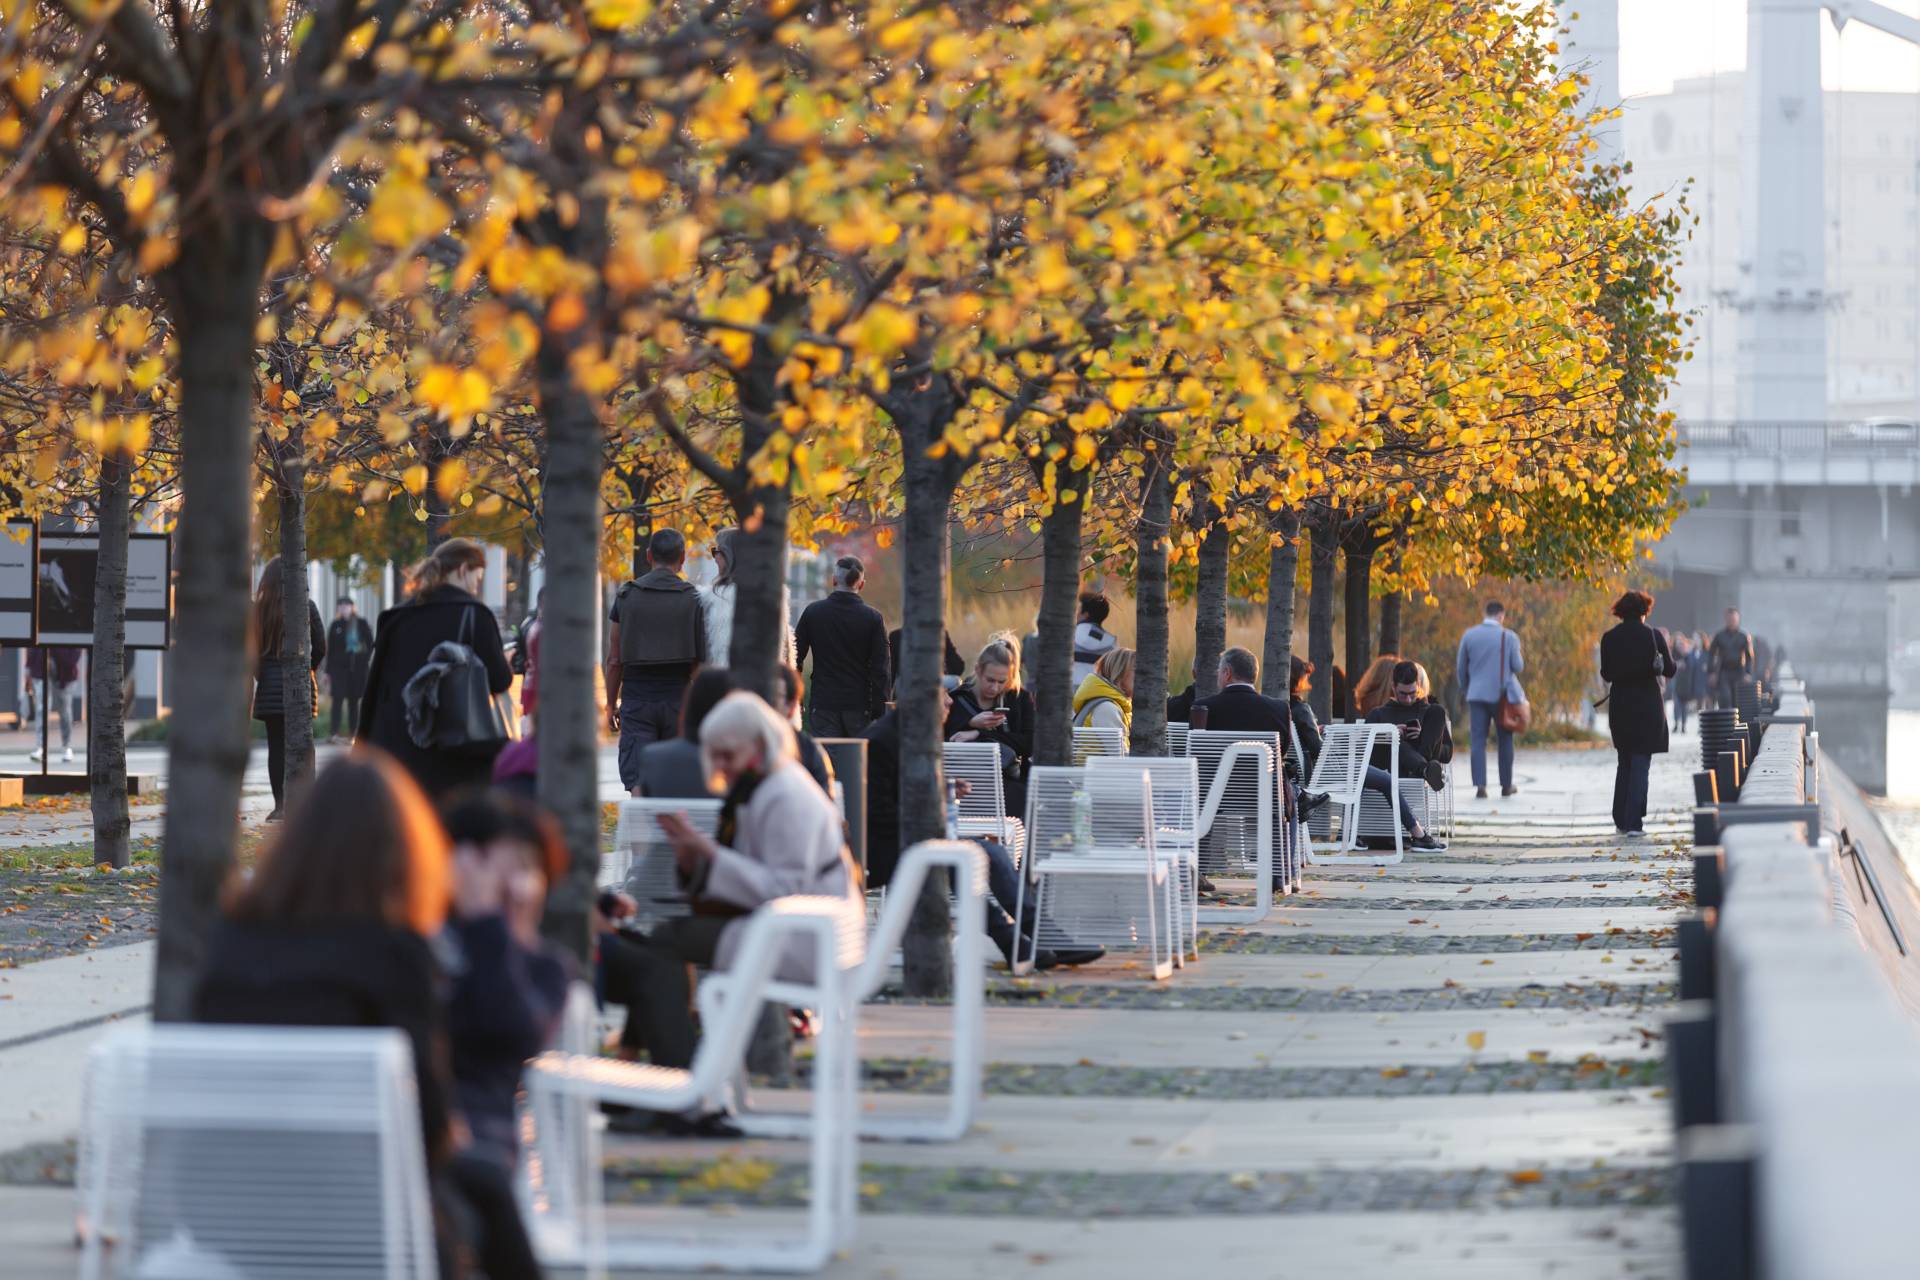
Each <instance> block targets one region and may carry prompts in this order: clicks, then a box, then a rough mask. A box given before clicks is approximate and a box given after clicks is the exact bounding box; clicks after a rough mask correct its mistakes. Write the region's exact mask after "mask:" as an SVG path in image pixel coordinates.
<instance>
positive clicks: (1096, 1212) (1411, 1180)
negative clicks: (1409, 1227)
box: [607, 1156, 1673, 1218]
mask: <svg viewBox="0 0 1920 1280" xmlns="http://www.w3.org/2000/svg"><path fill="white" fill-rule="evenodd" d="M806 1189H807V1172H806V1169H805V1168H804V1167H802V1166H798V1165H774V1164H772V1163H769V1162H767V1161H763V1160H755V1159H745V1158H740V1157H734V1156H722V1157H720V1158H718V1159H715V1160H712V1161H707V1162H702V1163H698V1164H694V1163H685V1164H681V1163H657V1162H645V1161H621V1162H617V1163H615V1164H611V1165H609V1166H608V1169H607V1198H608V1199H609V1200H610V1201H614V1202H616V1203H625V1204H678V1205H694V1206H698V1205H722V1204H724V1205H728V1206H745V1207H750V1208H762V1209H775V1208H799V1207H801V1206H803V1205H804V1204H805V1197H806ZM860 1195H861V1207H862V1208H863V1209H865V1210H868V1211H871V1212H876V1213H945V1214H970V1215H982V1216H992V1217H1006V1216H1034V1217H1049V1218H1104V1217H1128V1218H1142V1217H1149V1218H1162V1217H1164V1218H1178V1217H1187V1216H1190V1215H1195V1214H1289V1213H1330V1212H1344V1213H1356V1212H1357V1213H1400V1212H1409V1211H1416V1210H1430V1211H1431V1210H1473V1209H1544V1208H1602V1207H1607V1206H1620V1207H1623V1208H1624V1207H1645V1206H1651V1205H1663V1204H1667V1203H1670V1202H1671V1201H1672V1199H1673V1175H1672V1171H1671V1170H1670V1169H1668V1168H1666V1167H1664V1166H1632V1165H1629V1166H1622V1167H1617V1168H1598V1169H1535V1168H1508V1169H1442V1170H1425V1169H1393V1168H1380V1169H1352V1170H1324V1171H1314V1172H1284V1173H1283V1172H1264V1173H1187V1172H1166V1173H1099V1172H1092V1171H1075V1172H1051V1171H1049V1172H1040V1173H1015V1172H1012V1171H1010V1170H1005V1169H990V1168H981V1167H962V1168H954V1169H930V1168H926V1167H924V1166H910V1165H890V1164H866V1165H862V1166H861V1167H860Z"/></svg>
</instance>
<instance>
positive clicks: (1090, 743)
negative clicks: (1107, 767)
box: [1073, 724, 1127, 765]
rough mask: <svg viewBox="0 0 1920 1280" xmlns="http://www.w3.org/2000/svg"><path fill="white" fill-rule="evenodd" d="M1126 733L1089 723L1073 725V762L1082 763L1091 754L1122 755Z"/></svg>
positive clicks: (1125, 752) (1125, 743) (1124, 748)
mask: <svg viewBox="0 0 1920 1280" xmlns="http://www.w3.org/2000/svg"><path fill="white" fill-rule="evenodd" d="M1125 754H1127V735H1126V731H1125V730H1122V729H1111V728H1108V729H1102V728H1099V727H1097V726H1095V725H1090V724H1077V725H1075V726H1074V727H1073V762H1074V763H1075V764H1076V765H1083V764H1085V763H1086V762H1087V760H1088V758H1089V757H1092V756H1124V755H1125Z"/></svg>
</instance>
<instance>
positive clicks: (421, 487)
mask: <svg viewBox="0 0 1920 1280" xmlns="http://www.w3.org/2000/svg"><path fill="white" fill-rule="evenodd" d="M400 484H401V486H402V487H404V488H405V489H406V491H407V492H408V493H411V494H416V495H417V494H420V493H424V492H425V491H426V488H427V468H426V466H425V464H423V463H419V462H416V463H414V464H413V465H412V466H410V467H408V468H407V469H406V470H405V471H403V472H401V473H400Z"/></svg>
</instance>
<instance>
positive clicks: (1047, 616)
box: [1033, 471, 1093, 765]
mask: <svg viewBox="0 0 1920 1280" xmlns="http://www.w3.org/2000/svg"><path fill="white" fill-rule="evenodd" d="M1092 483H1093V473H1092V472H1091V471H1084V472H1078V473H1075V474H1072V475H1069V476H1067V477H1064V478H1063V479H1062V480H1061V482H1060V485H1061V488H1060V492H1061V493H1062V494H1065V493H1068V492H1071V493H1072V494H1073V497H1072V498H1071V499H1070V500H1069V499H1067V498H1065V497H1059V498H1056V499H1055V500H1054V504H1053V510H1052V511H1051V512H1050V513H1049V514H1048V515H1046V516H1045V517H1044V518H1043V519H1042V521H1041V532H1040V543H1041V560H1040V563H1041V579H1040V624H1039V635H1038V637H1037V638H1036V640H1035V642H1034V643H1035V644H1037V645H1038V646H1039V649H1040V651H1039V653H1037V654H1035V655H1034V659H1033V677H1034V680H1035V682H1036V684H1037V686H1038V687H1037V688H1035V689H1034V691H1033V696H1034V702H1035V704H1036V706H1037V709H1038V714H1039V723H1038V724H1037V725H1036V726H1035V729H1034V735H1033V762H1034V763H1035V764H1057V765H1068V764H1072V763H1073V628H1074V620H1075V618H1076V617H1077V616H1078V612H1079V610H1078V605H1079V596H1080V533H1081V528H1082V526H1083V524H1084V522H1085V518H1086V511H1087V506H1086V498H1087V494H1086V486H1088V485H1090V484H1092ZM1070 485H1071V486H1074V487H1073V488H1071V489H1069V488H1068V486H1070Z"/></svg>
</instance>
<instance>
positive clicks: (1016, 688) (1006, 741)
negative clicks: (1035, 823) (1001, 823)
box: [945, 640, 1037, 818]
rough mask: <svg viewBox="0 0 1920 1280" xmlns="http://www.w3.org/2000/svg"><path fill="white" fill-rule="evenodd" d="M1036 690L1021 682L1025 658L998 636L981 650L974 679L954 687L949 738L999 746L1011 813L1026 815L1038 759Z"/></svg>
mask: <svg viewBox="0 0 1920 1280" xmlns="http://www.w3.org/2000/svg"><path fill="white" fill-rule="evenodd" d="M1036 718H1037V716H1036V712H1035V710H1034V703H1033V694H1032V693H1031V692H1029V691H1028V690H1026V689H1023V688H1021V687H1020V658H1019V655H1018V654H1017V653H1015V652H1014V649H1013V646H1012V645H1010V644H1008V643H1007V642H1006V641H1004V640H995V641H992V642H991V643H989V644H988V645H987V647H986V648H984V649H982V650H981V651H980V657H979V658H978V659H976V660H975V662H974V664H973V678H972V679H970V680H968V681H967V682H966V683H965V684H963V685H961V686H960V687H959V688H958V689H955V690H954V691H953V701H952V703H951V705H949V707H948V708H947V723H946V729H945V736H946V740H947V741H948V742H991V743H994V744H995V745H997V746H998V747H999V748H1000V771H1001V779H1002V785H1003V786H1004V788H1005V790H1006V799H1007V813H1008V814H1009V815H1010V816H1012V817H1016V818H1024V817H1026V815H1027V765H1028V763H1029V762H1030V761H1031V760H1032V759H1033V726H1034V721H1035V719H1036Z"/></svg>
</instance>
